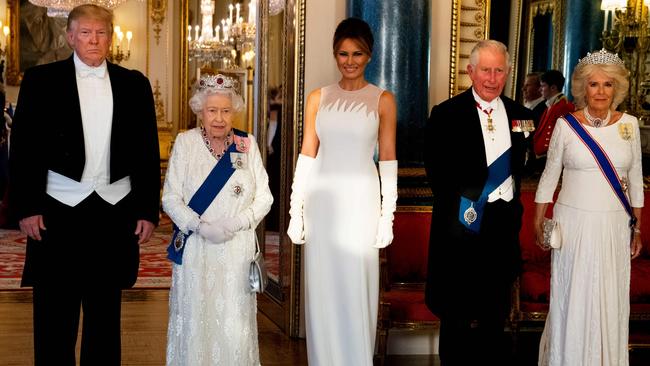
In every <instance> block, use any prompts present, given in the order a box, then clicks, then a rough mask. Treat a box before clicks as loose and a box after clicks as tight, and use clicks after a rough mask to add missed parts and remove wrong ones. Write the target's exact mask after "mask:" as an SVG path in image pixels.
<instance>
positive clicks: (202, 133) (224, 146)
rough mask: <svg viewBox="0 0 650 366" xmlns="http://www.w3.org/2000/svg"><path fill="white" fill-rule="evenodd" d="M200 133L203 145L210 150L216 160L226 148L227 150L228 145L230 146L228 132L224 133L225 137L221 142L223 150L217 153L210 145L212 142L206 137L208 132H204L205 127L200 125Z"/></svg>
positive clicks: (230, 141)
mask: <svg viewBox="0 0 650 366" xmlns="http://www.w3.org/2000/svg"><path fill="white" fill-rule="evenodd" d="M201 135H202V137H203V142H205V146H206V147H207V148H208V150H209V151H210V154H212V156H214V157H215V158H216V159H217V161H219V160H220V159H221V158H222V157H223V155H224V154H225V153H226V150H228V147H230V144H231V143H232V139H231V138H230V132H228V134H227V135H226V139H225V141H224V142H223V151H221V153H220V154H217V153H216V151H215V150H214V148H213V147H212V144H211V143H210V139H209V138H208V133H207V132H206V130H205V128H204V127H203V126H201Z"/></svg>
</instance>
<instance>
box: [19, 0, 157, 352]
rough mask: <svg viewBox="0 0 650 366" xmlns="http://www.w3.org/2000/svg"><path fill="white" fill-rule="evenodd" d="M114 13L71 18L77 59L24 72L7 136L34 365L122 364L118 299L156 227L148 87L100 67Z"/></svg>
mask: <svg viewBox="0 0 650 366" xmlns="http://www.w3.org/2000/svg"><path fill="white" fill-rule="evenodd" d="M112 33H113V13H112V12H111V11H109V10H107V9H105V8H102V7H100V6H97V5H91V4H86V5H80V6H77V7H75V8H74V9H72V11H71V12H70V15H69V16H68V23H67V33H66V37H67V41H68V44H69V45H70V47H72V49H74V54H73V55H72V56H71V57H69V58H68V59H66V60H64V61H58V62H54V63H50V64H45V65H41V66H35V67H33V68H30V69H28V70H27V71H25V75H24V77H23V80H22V84H21V87H20V93H19V95H18V103H17V106H16V111H15V114H14V120H13V125H12V131H11V147H10V152H11V153H10V155H9V165H10V167H9V189H10V192H9V201H10V203H9V206H10V208H11V210H12V211H13V212H14V213H15V215H16V217H17V218H18V220H19V225H20V229H21V231H22V232H23V233H24V234H26V235H27V236H28V239H27V254H26V258H25V267H24V271H23V278H22V285H23V286H33V288H34V291H33V294H34V299H33V307H34V354H35V355H34V361H35V364H36V365H75V344H76V343H77V333H78V328H79V317H80V311H81V310H83V329H82V332H81V334H82V338H81V339H82V340H81V360H80V362H81V364H82V365H120V363H121V361H120V358H121V344H120V311H121V296H122V289H125V288H129V287H132V286H133V284H134V283H135V281H136V278H137V275H138V264H139V260H140V257H139V244H142V243H145V242H147V241H148V240H149V238H150V236H151V234H152V232H153V230H154V228H155V226H156V224H157V223H158V215H159V207H160V205H159V202H160V156H159V148H158V130H157V126H156V112H155V108H154V100H153V95H152V92H151V85H150V83H149V80H147V78H146V77H145V76H144V75H142V74H141V73H140V72H139V71H135V70H127V69H125V68H123V67H120V66H118V65H115V64H112V63H110V62H108V61H106V58H107V56H108V54H109V51H110V47H111V38H112Z"/></svg>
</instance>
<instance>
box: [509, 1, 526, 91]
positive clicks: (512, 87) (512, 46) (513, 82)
mask: <svg viewBox="0 0 650 366" xmlns="http://www.w3.org/2000/svg"><path fill="white" fill-rule="evenodd" d="M522 17H523V0H514V1H513V4H512V8H511V15H510V21H511V23H510V35H511V39H510V42H509V44H508V51H509V53H510V67H511V69H510V80H509V81H508V84H507V85H506V95H507V96H508V97H510V98H512V99H515V95H517V78H518V76H519V75H518V74H519V68H518V67H517V65H518V64H519V48H520V47H519V45H520V44H521V35H520V33H521V32H520V31H521V29H522V27H521V22H522ZM529 34H530V33H529Z"/></svg>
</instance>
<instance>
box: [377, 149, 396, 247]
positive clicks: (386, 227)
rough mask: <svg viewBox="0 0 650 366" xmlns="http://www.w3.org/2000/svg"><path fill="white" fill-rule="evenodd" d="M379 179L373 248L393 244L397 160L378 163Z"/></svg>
mask: <svg viewBox="0 0 650 366" xmlns="http://www.w3.org/2000/svg"><path fill="white" fill-rule="evenodd" d="M379 177H380V178H381V216H380V217H379V222H378V223H377V239H376V240H377V241H376V243H375V245H373V246H374V247H375V248H380V249H381V248H386V247H387V246H388V245H389V244H390V243H392V242H393V213H394V212H395V209H396V208H397V160H387V161H380V162H379Z"/></svg>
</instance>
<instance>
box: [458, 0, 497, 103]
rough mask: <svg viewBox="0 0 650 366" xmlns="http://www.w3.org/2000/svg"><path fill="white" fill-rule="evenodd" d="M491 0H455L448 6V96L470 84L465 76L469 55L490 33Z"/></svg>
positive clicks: (466, 87)
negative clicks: (449, 43) (449, 37)
mask: <svg viewBox="0 0 650 366" xmlns="http://www.w3.org/2000/svg"><path fill="white" fill-rule="evenodd" d="M489 13H490V0H454V2H453V4H452V7H451V50H450V51H451V52H450V55H451V56H450V61H449V74H450V75H449V97H453V96H454V95H457V94H459V93H461V92H463V91H464V90H467V89H468V88H469V87H470V85H471V80H470V79H469V76H468V75H467V71H466V70H467V65H468V64H469V54H470V52H471V51H472V48H473V47H474V45H476V43H478V42H479V41H481V40H483V39H486V37H487V35H488V34H489V33H490V28H489V27H490V24H489V22H488V21H487V20H488V19H489V18H490V17H489V16H488V14H489Z"/></svg>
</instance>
